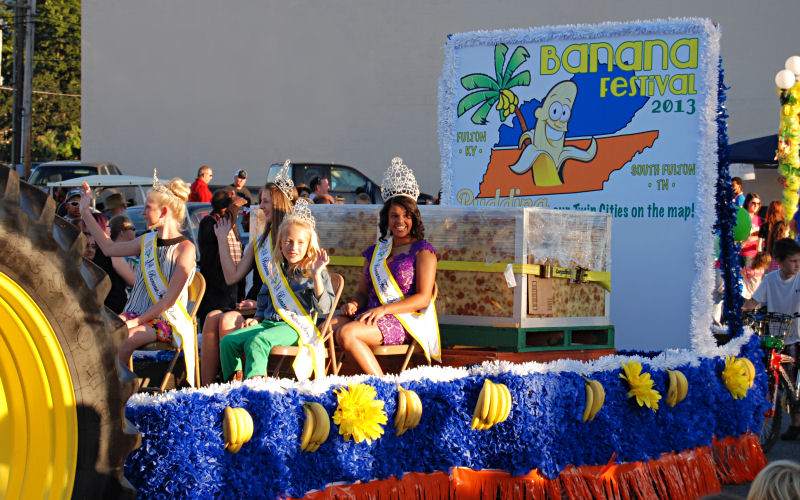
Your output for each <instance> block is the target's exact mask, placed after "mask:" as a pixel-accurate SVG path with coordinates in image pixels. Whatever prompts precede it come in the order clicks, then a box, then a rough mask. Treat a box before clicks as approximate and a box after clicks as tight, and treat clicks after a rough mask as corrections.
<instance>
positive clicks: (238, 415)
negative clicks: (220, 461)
mask: <svg viewBox="0 0 800 500" xmlns="http://www.w3.org/2000/svg"><path fill="white" fill-rule="evenodd" d="M222 434H223V440H224V441H225V451H227V452H229V453H236V452H238V451H239V450H240V449H241V448H242V445H243V444H244V443H246V442H248V441H250V438H251V437H253V418H252V417H251V416H250V414H249V413H247V410H245V409H244V408H231V407H230V406H226V407H225V410H224V415H223V419H222Z"/></svg>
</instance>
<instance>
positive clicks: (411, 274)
mask: <svg viewBox="0 0 800 500" xmlns="http://www.w3.org/2000/svg"><path fill="white" fill-rule="evenodd" d="M374 250H375V245H372V246H371V247H369V248H367V249H366V250H364V252H363V253H362V254H361V255H363V256H364V258H365V259H367V267H365V268H364V274H365V275H366V277H367V283H369V301H368V302H367V307H366V308H364V309H362V310H360V311H358V314H360V313H362V312H364V311H366V310H368V309H372V308H375V307H378V306H379V305H381V301H380V300H379V299H378V295H377V294H376V293H375V287H374V286H373V285H372V278H371V277H370V275H369V262H370V261H371V260H372V252H373V251H374ZM420 250H430V251H431V252H432V253H433V254H434V255H435V254H436V250H434V249H433V246H432V245H431V244H430V243H428V242H427V241H425V240H419V241H415V242H414V243H412V244H411V246H410V247H409V249H408V253H401V254H397V255H395V256H394V257H393V258H391V259H389V272H391V273H392V276H393V277H394V280H395V281H396V282H397V285H398V286H399V287H400V290H401V291H402V292H403V295H409V293H413V292H414V291H416V289H417V280H416V269H417V268H416V265H417V252H419V251H420ZM378 329H379V330H380V331H381V334H383V345H400V344H404V343H405V341H406V330H405V328H403V325H402V323H400V320H398V319H397V318H396V317H395V316H394V315H392V314H389V315H386V316H384V317H382V318H381V319H379V320H378Z"/></svg>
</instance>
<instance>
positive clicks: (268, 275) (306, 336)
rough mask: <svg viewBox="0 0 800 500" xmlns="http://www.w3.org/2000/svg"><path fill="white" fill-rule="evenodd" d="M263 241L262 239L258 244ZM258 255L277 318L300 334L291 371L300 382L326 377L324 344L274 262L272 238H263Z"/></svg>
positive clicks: (260, 271) (260, 269) (315, 326)
mask: <svg viewBox="0 0 800 500" xmlns="http://www.w3.org/2000/svg"><path fill="white" fill-rule="evenodd" d="M260 239H261V238H260V237H259V239H258V240H256V241H259V240H260ZM256 250H257V251H256V252H255V255H256V267H257V268H258V272H259V274H261V281H263V282H264V283H265V284H266V285H267V289H268V290H269V295H270V297H271V298H272V305H273V306H274V307H275V310H276V311H277V312H278V315H280V317H281V318H282V319H283V320H284V321H285V322H286V323H287V324H288V325H289V326H291V327H292V328H294V331H296V332H297V335H299V336H300V338H299V339H298V340H297V345H298V347H299V349H298V350H297V356H295V358H294V362H293V363H292V368H293V369H294V374H295V376H296V377H297V380H308V379H309V378H311V374H312V373H313V374H314V376H315V377H323V376H325V344H324V343H323V342H322V335H321V334H320V332H319V329H318V328H317V325H316V324H315V323H314V321H313V319H312V318H311V316H310V315H309V314H308V312H307V311H306V310H305V308H304V307H303V306H302V305H301V304H300V302H299V301H298V300H297V297H296V296H295V294H294V292H293V291H292V287H290V286H289V282H288V281H287V280H286V276H284V274H283V270H282V269H281V266H279V265H276V264H275V263H273V261H272V235H271V234H270V235H269V236H268V237H267V238H265V239H264V242H263V243H262V244H261V245H259V246H258V248H257V249H256Z"/></svg>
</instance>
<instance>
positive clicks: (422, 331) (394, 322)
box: [334, 158, 441, 375]
mask: <svg viewBox="0 0 800 500" xmlns="http://www.w3.org/2000/svg"><path fill="white" fill-rule="evenodd" d="M381 194H382V195H383V199H384V200H385V201H384V204H383V208H382V209H381V212H380V221H379V229H380V238H379V239H378V242H377V243H376V244H375V245H373V246H371V247H369V248H368V249H367V250H365V251H364V253H363V255H364V258H365V260H366V264H365V266H364V272H363V274H362V276H361V281H360V282H359V284H358V290H357V291H356V294H355V296H354V297H353V299H352V300H351V301H350V302H348V303H346V304H344V305H343V306H342V307H341V310H340V316H339V317H337V318H336V319H335V320H334V330H335V331H336V335H337V339H338V342H339V344H340V345H341V346H342V347H343V348H344V349H345V351H346V352H347V353H348V354H350V355H352V356H353V358H354V359H355V360H356V362H357V363H358V364H359V366H360V367H361V369H362V370H364V372H365V373H368V374H372V375H383V371H382V370H381V367H380V365H379V364H378V361H377V360H376V359H375V356H374V355H373V354H372V350H371V348H370V346H376V345H398V344H404V343H406V344H407V343H410V342H411V341H412V339H413V340H416V341H417V342H419V344H420V345H421V346H422V349H423V352H424V353H425V355H426V356H427V357H428V359H431V358H433V359H435V360H437V361H438V360H440V359H441V352H440V351H441V349H440V345H439V326H438V323H437V320H436V311H435V308H434V305H433V303H432V300H431V299H432V295H433V285H434V281H435V279H436V252H435V250H434V248H433V246H431V245H430V243H428V242H427V241H425V239H424V237H425V226H424V225H423V224H422V219H421V217H420V214H419V208H417V202H416V199H417V197H418V196H419V188H418V187H417V182H416V179H415V178H414V175H413V173H412V172H411V170H410V169H409V168H408V167H406V166H405V165H403V163H402V159H401V158H394V159H393V160H392V166H391V167H390V168H389V170H388V171H387V172H386V175H385V176H384V181H383V184H382V186H381Z"/></svg>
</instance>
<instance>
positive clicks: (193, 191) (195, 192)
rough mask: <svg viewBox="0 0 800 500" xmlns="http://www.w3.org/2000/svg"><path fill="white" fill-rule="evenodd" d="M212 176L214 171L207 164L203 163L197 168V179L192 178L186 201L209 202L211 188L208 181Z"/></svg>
mask: <svg viewBox="0 0 800 500" xmlns="http://www.w3.org/2000/svg"><path fill="white" fill-rule="evenodd" d="M213 177H214V171H213V170H211V167H209V166H208V165H203V166H202V167H200V168H199V169H198V170H197V179H195V180H194V182H193V183H192V186H191V188H190V192H189V199H188V201H200V202H202V203H210V202H211V189H209V188H208V183H209V182H211V179H212V178H213Z"/></svg>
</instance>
